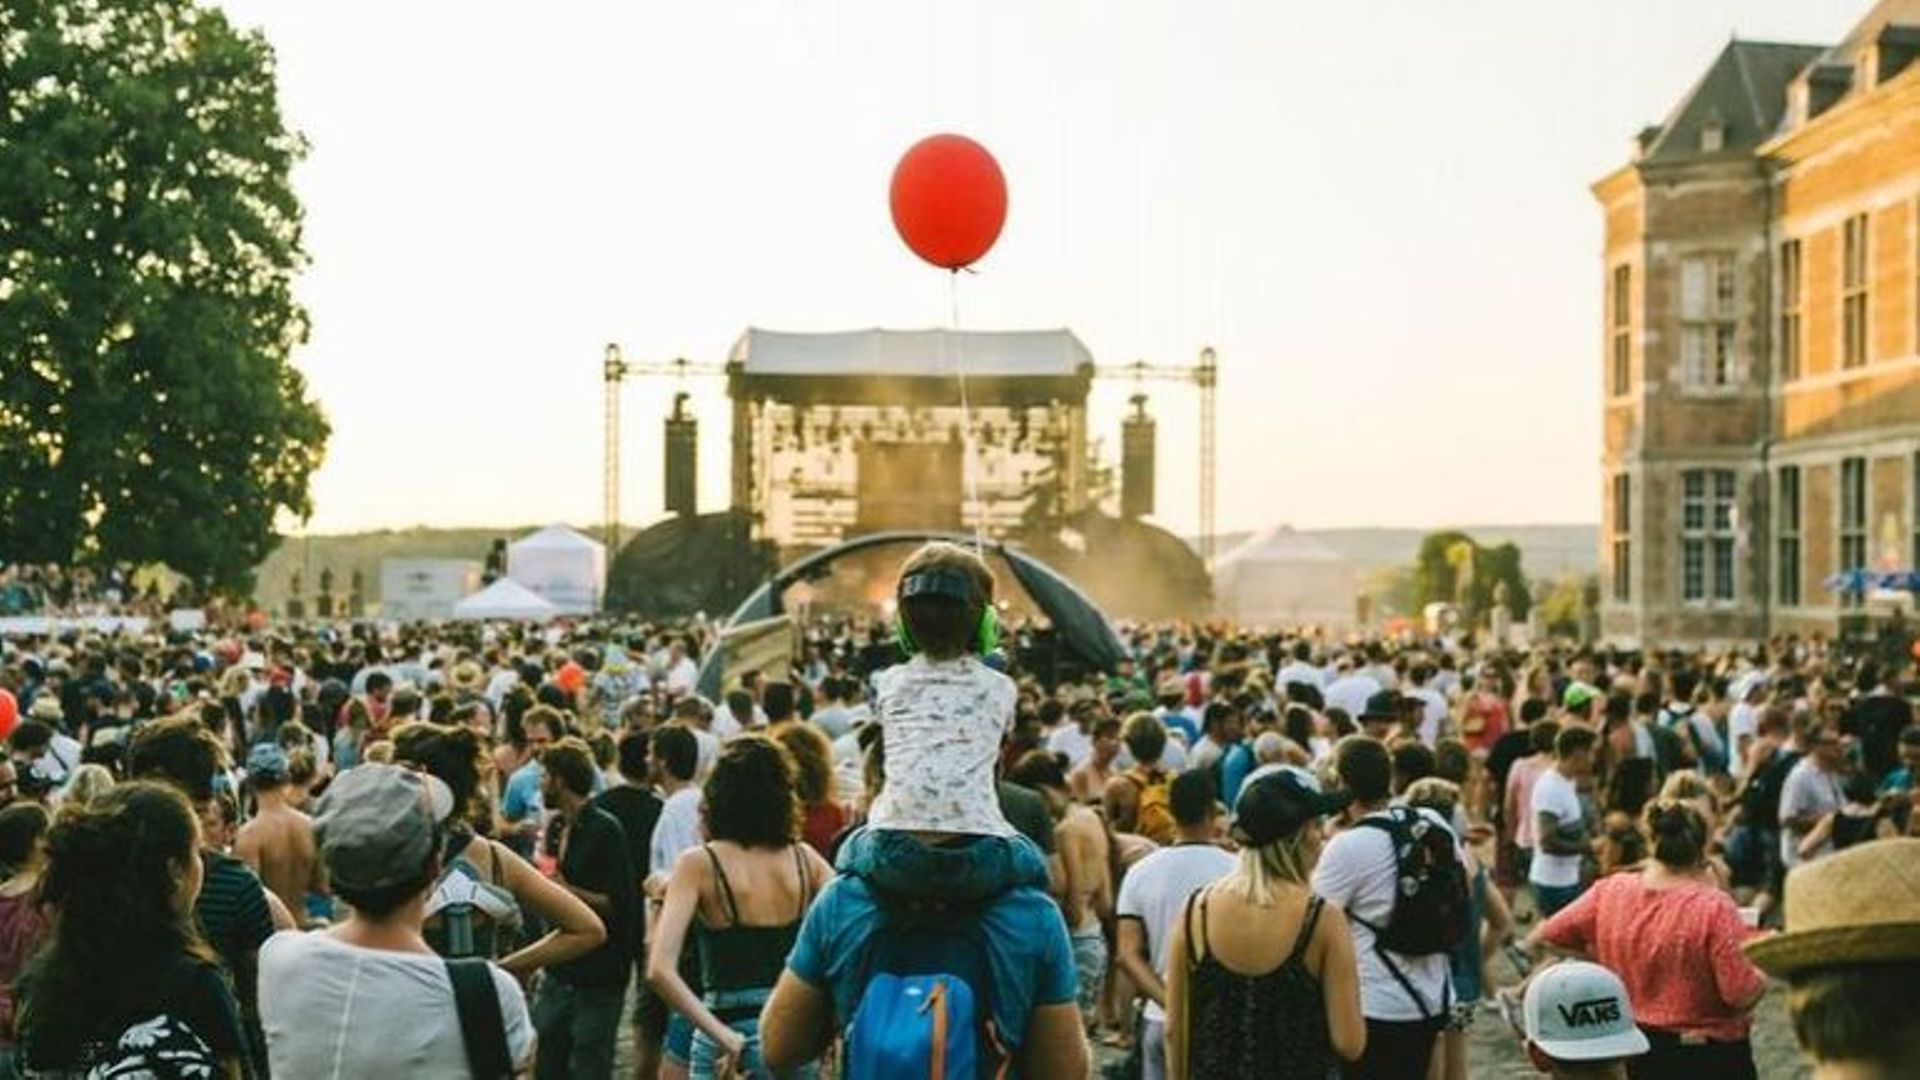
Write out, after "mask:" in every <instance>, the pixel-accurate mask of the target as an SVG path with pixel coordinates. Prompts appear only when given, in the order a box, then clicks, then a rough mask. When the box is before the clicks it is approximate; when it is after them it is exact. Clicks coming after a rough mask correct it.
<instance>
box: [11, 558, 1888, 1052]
mask: <svg viewBox="0 0 1920 1080" xmlns="http://www.w3.org/2000/svg"><path fill="white" fill-rule="evenodd" d="M993 596H994V581H993V578H992V575H991V574H990V573H989V572H988V570H987V568H986V567H985V565H984V564H982V563H981V562H980V561H979V560H978V559H977V558H975V557H974V556H973V555H972V554H971V553H970V552H968V551H967V550H965V549H963V548H956V547H953V546H950V545H932V546H929V547H928V548H926V549H923V550H922V551H920V552H918V553H916V554H915V555H914V556H913V558H912V559H910V560H909V561H908V563H907V564H906V565H905V567H904V568H903V570H902V573H901V575H900V580H899V584H898V588H897V592H896V602H897V605H898V615H897V617H896V618H895V620H894V621H893V623H892V624H882V625H878V626H876V625H873V624H868V623H859V622H851V621H836V622H826V621H821V622H817V623H812V624H809V625H808V626H807V627H805V628H804V644H803V647H802V648H801V649H800V651H799V653H798V655H796V656H795V657H794V659H793V662H792V663H791V665H782V668H781V669H780V670H767V671H762V672H759V673H757V674H756V675H754V676H750V677H747V678H745V679H743V680H741V681H740V683H739V685H737V686H728V687H726V688H725V692H724V693H723V694H722V695H720V696H719V697H718V699H717V700H709V699H708V698H706V697H703V696H702V695H701V694H700V693H699V690H698V688H699V684H700V680H699V672H698V666H697V663H696V657H698V656H700V655H701V654H702V652H703V650H704V649H705V648H706V646H707V645H708V644H709V640H708V634H709V631H708V630H707V629H706V628H703V627H686V626H665V625H649V624H640V623H621V622H612V621H584V622H581V623H579V624H574V625H566V626H552V625H546V626H542V625H534V624H501V625H491V626H472V625H424V624H422V625H405V626H380V625H376V624H362V625H324V624H312V625H295V626H289V627H285V628H261V629H258V630H254V631H249V632H244V633H240V634H237V635H231V636H223V635H221V634H218V633H215V632H211V631H163V630H156V631H154V632H153V633H151V634H150V635H146V636H134V635H129V634H126V633H118V634H113V635H101V634H92V633H86V632H74V633H66V634H60V635H54V636H42V637H22V638H11V639H6V640H4V641H0V731H3V732H4V737H5V739H6V742H7V746H8V749H9V753H8V754H7V755H6V756H5V757H0V1077H6V1076H12V1075H24V1076H47V1077H65V1076H88V1075H98V1076H123V1075H124V1076H131V1075H156V1076H171V1075H182V1076H184V1075H207V1076H216V1075H217V1076H229V1077H265V1076H269V1075H276V1074H277V1075H279V1076H282V1077H309V1076H348V1075H371V1076H379V1075H402V1074H404V1073H407V1072H413V1071H417V1072H418V1075H421V1076H480V1077H494V1076H506V1075H516V1074H519V1073H522V1072H525V1073H530V1074H531V1075H534V1076H536V1077H541V1078H549V1077H552V1078H558V1077H582V1078H594V1077H607V1076H611V1075H613V1074H614V1071H615V1069H616V1067H617V1066H616V1058H617V1056H618V1055H617V1054H616V1044H617V1043H618V1042H620V1041H621V1040H622V1034H623V1029H624V1030H625V1033H626V1035H627V1037H628V1038H629V1039H630V1041H631V1047H632V1050H631V1054H630V1056H631V1058H632V1074H633V1075H636V1076H640V1077H647V1078H652V1077H656V1076H658V1077H676V1078H677V1077H700V1078H705V1077H725V1076H780V1077H811V1076H815V1075H834V1074H835V1072H836V1071H837V1072H838V1074H839V1075H844V1076H849V1077H894V1076H908V1075H922V1074H926V1073H927V1071H928V1068H929V1066H930V1063H931V1064H932V1066H933V1067H935V1068H937V1070H938V1071H937V1072H935V1073H934V1075H942V1074H943V1075H952V1076H967V1075H987V1074H988V1072H989V1071H991V1069H992V1068H993V1067H994V1066H997V1065H1001V1064H1005V1065H1008V1066H1010V1067H1011V1068H1012V1069H1013V1070H1014V1072H1015V1073H1016V1074H1017V1075H1023V1076H1035V1077H1056V1076H1084V1075H1088V1074H1089V1073H1090V1072H1091V1071H1092V1070H1093V1069H1094V1065H1095V1062H1096V1060H1100V1061H1104V1062H1106V1063H1107V1064H1106V1065H1105V1066H1104V1067H1105V1068H1106V1069H1107V1070H1108V1071H1109V1072H1110V1073H1114V1074H1119V1075H1129V1076H1143V1077H1161V1076H1174V1077H1187V1076H1194V1077H1208V1076H1236V1077H1238V1076H1245V1077H1265V1076H1274V1077H1312V1078H1324V1077H1329V1076H1335V1075H1340V1076H1346V1077H1368V1078H1374V1077H1378V1078H1398V1077H1407V1078H1420V1080H1427V1078H1435V1080H1453V1078H1462V1077H1467V1076H1470V1075H1474V1074H1475V1073H1474V1068H1475V1064H1476V1063H1475V1062H1473V1061H1472V1060H1471V1059H1470V1054H1469V1044H1468V1036H1467V1033H1468V1032H1469V1030H1470V1029H1471V1028H1472V1027H1473V1026H1475V1025H1483V1024H1501V1023H1507V1024H1511V1026H1512V1027H1513V1029H1514V1038H1515V1039H1516V1040H1517V1041H1518V1042H1519V1043H1520V1044H1521V1045H1523V1046H1524V1047H1525V1052H1526V1054H1527V1055H1528V1056H1529V1057H1530V1059H1531V1060H1532V1061H1533V1062H1534V1064H1535V1065H1536V1066H1537V1067H1539V1068H1540V1069H1541V1070H1542V1071H1544V1072H1551V1073H1555V1074H1557V1075H1566V1076H1589V1075H1591V1076H1617V1075H1631V1076H1634V1077H1667V1076H1681V1075H1685V1074H1695V1075H1699V1076H1714V1077H1722V1076H1725V1077H1739V1076H1754V1075H1757V1070H1756V1065H1755V1061H1754V1056H1753V1049H1752V1043H1751V1040H1750V1030H1751V1024H1752V1018H1753V1015H1754V1009H1755V1006H1756V1004H1757V1003H1758V1002H1759V1001H1760V999H1761V998H1762V996H1763V995H1764V994H1765V993H1766V991H1767V987H1768V979H1767V977H1766V975H1767V973H1771V974H1774V975H1777V976H1780V977H1781V978H1784V979H1786V980H1787V981H1788V983H1789V986H1790V989H1789V994H1790V1002H1791V1005H1792V1008H1793V1013H1794V1019H1795V1025H1796V1034H1797V1035H1798V1036H1799V1038H1800V1041H1801V1043H1802V1045H1803V1046H1804V1047H1805V1048H1806V1050H1807V1051H1808V1053H1809V1054H1810V1055H1812V1056H1813V1057H1814V1059H1815V1060H1816V1061H1819V1062H1832V1063H1843V1064H1845V1065H1846V1067H1848V1068H1853V1069H1855V1070H1856V1071H1853V1072H1848V1073H1846V1074H1845V1075H1849V1076H1888V1077H1892V1076H1910V1075H1920V1020H1916V1019H1915V1018H1914V1015H1915V1014H1913V1013H1912V1012H1911V1010H1910V1009H1908V1008H1905V1007H1903V1006H1902V1004H1901V1002H1902V999H1901V997H1900V995H1899V993H1898V991H1897V989H1896V988H1897V987H1900V986H1908V985H1914V982H1913V980H1914V979H1915V977H1916V976H1920V911H1917V910H1916V908H1920V884H1916V880H1917V879H1916V874H1915V872H1914V869H1913V868H1914V867H1916V866H1920V854H1916V851H1920V839H1913V837H1920V822H1916V820H1915V815H1914V813H1913V808H1914V807H1915V805H1917V804H1920V792H1917V791H1916V788H1915V786H1914V773H1915V770H1916V769H1920V726H1916V724H1915V714H1914V710H1913V705H1912V703H1911V700H1910V698H1909V692H1910V690H1912V689H1913V687H1911V686H1910V684H1909V682H1908V678H1909V675H1910V670H1909V668H1908V666H1907V665H1906V664H1905V663H1903V662H1902V661H1901V660H1900V659H1899V658H1894V657H1886V656H1879V657H1853V656H1848V655H1845V654H1843V653H1842V652H1840V651H1838V650H1835V649H1832V648H1830V647H1829V646H1828V645H1827V644H1826V643H1823V642H1819V641H1806V640H1780V641H1774V642H1769V643H1767V644H1765V645H1764V646H1762V647H1756V648H1749V649H1745V650H1727V651H1724V652H1717V653H1714V652H1700V651H1695V652H1660V653H1641V652H1624V651H1613V650H1606V649H1598V648H1580V647H1574V646H1560V645H1547V646H1542V647H1538V648H1534V649H1530V650H1514V649H1508V648H1503V647H1498V646H1491V645H1486V644H1483V643H1479V642H1476V641H1474V640H1473V639H1472V638H1471V637H1470V636H1467V637H1450V638H1447V639H1424V638H1405V639H1396V640H1385V639H1379V638H1354V639H1348V638H1338V637H1332V636H1327V635H1322V634H1317V633H1312V632H1301V631H1293V632H1280V631H1273V632H1268V631H1256V630H1252V629H1242V628H1235V627H1231V626H1225V625H1157V626H1139V627H1128V628H1124V630H1123V637H1124V640H1125V642H1126V644H1127V646H1128V656H1127V658H1126V659H1125V660H1124V661H1123V662H1122V663H1121V664H1120V665H1119V666H1118V668H1117V670H1114V671H1108V672H1089V673H1084V674H1079V675H1075V674H1071V673H1064V674H1063V673H1062V672H1059V671H1053V672H1050V674H1052V675H1053V676H1054V677H1052V678H1050V679H1047V680H1044V681H1043V680H1042V679H1040V678H1037V677H1035V676H1034V675H1033V674H1031V673H1028V672H1024V671H1022V670H1021V669H1020V667H1019V665H1018V662H1017V655H1016V656H1015V657H1013V658H1011V659H1010V658H1009V656H1008V654H1007V652H1005V651H1004V650H1003V649H1002V648H1001V647H1000V636H1001V635H1000V627H999V626H998V625H997V621H996V616H995V607H994V604H993V602H992V601H993ZM1095 1047H1101V1048H1102V1051H1101V1052H1099V1053H1097V1054H1096V1052H1095V1050H1094V1048H1095ZM196 1069H197V1070H199V1071H197V1072H196V1071H194V1070H196ZM141 1070H145V1071H144V1072H143V1071H141ZM976 1070H978V1071H976ZM1872 1070H1878V1071H1877V1072H1876V1071H1872ZM1835 1075H1840V1074H1839V1073H1835Z"/></svg>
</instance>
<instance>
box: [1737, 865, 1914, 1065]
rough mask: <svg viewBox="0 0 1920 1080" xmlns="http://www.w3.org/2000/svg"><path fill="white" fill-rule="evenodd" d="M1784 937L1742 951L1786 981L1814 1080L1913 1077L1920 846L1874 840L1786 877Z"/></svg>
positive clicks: (1767, 938) (1763, 939) (1755, 943)
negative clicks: (1812, 1068) (1812, 1067)
mask: <svg viewBox="0 0 1920 1080" xmlns="http://www.w3.org/2000/svg"><path fill="white" fill-rule="evenodd" d="M1786 908H1787V922H1786V929H1785V931H1784V932H1783V933H1778V934H1770V935H1767V936H1764V937H1759V938H1754V939H1752V940H1749V941H1748V942H1747V943H1746V946H1745V948H1746V952H1747V956H1748V957H1749V958H1751V959H1752V960H1753V962H1754V963H1755V964H1757V965H1759V966H1760V968H1761V969H1762V970H1763V971H1765V972H1767V973H1768V974H1769V975H1773V976H1776V977H1779V978H1784V979H1786V980H1787V984H1788V988H1789V990H1788V997H1787V1007H1788V1009H1789V1011H1790V1012H1791V1013H1792V1015H1793V1030H1794V1034H1795V1036H1797V1037H1798V1038H1799V1040H1800V1048H1801V1049H1802V1050H1803V1051H1805V1052H1806V1053H1807V1055H1808V1056H1809V1057H1811V1058H1812V1059H1813V1063H1814V1072H1813V1075H1814V1077H1815V1078H1816V1080H1893V1078H1895V1077H1913V1076H1920V1010H1915V1008H1914V1007H1913V989H1914V987H1915V986H1920V839H1911V838H1900V839H1892V840H1874V841H1870V842H1868V843H1864V844H1857V845H1855V846H1853V847H1850V848H1848V849H1846V850H1844V851H1841V852H1839V853H1838V854H1835V855H1831V856H1828V857H1827V858H1824V859H1820V860H1818V861H1815V862H1811V863H1808V864H1806V865H1805V866H1801V867H1798V868H1796V869H1795V870H1794V871H1793V872H1792V873H1790V874H1788V875H1787V887H1786Z"/></svg>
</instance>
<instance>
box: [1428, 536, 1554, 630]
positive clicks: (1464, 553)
mask: <svg viewBox="0 0 1920 1080" xmlns="http://www.w3.org/2000/svg"><path fill="white" fill-rule="evenodd" d="M1502 585H1505V586H1506V601H1507V607H1508V608H1509V609H1510V610H1511V611H1512V613H1513V617H1514V618H1515V619H1516V620H1518V619H1525V618H1526V617H1527V612H1528V611H1529V610H1530V609H1531V608H1532V607H1533V597H1532V594H1531V593H1530V592H1529V591H1528V589H1527V576H1526V573H1525V572H1524V571H1523V570H1522V569H1521V566H1520V549H1519V548H1518V547H1516V546H1514V545H1513V544H1500V545H1497V546H1495V547H1484V546H1482V545H1481V544H1480V543H1479V542H1478V541H1476V540H1474V539H1473V537H1471V536H1468V535H1467V534H1466V533H1463V532H1459V531H1458V530H1452V529H1449V530H1445V531H1442V532H1434V533H1428V534H1427V535H1426V536H1424V537H1422V538H1421V540H1420V550H1419V552H1418V553H1417V554H1416V555H1415V556H1414V564H1413V596H1414V600H1415V602H1416V604H1417V606H1418V607H1421V608H1424V607H1425V606H1426V605H1428V604H1431V603H1434V602H1436V601H1437V602H1440V603H1446V604H1458V605H1459V607H1460V614H1461V617H1462V618H1463V619H1464V620H1465V621H1466V623H1467V624H1468V625H1479V624H1480V623H1482V622H1484V621H1485V620H1486V618H1487V616H1488V615H1489V614H1490V613H1491V612H1492V611H1493V606H1494V604H1495V602H1496V598H1497V596H1498V595H1499V593H1500V586H1502Z"/></svg>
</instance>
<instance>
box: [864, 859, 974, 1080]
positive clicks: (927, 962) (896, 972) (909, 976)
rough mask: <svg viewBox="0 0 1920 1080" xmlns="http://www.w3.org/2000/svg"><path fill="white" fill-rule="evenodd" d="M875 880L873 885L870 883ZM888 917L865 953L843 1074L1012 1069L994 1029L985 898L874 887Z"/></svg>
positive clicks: (958, 1075)
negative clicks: (899, 893)
mask: <svg viewBox="0 0 1920 1080" xmlns="http://www.w3.org/2000/svg"><path fill="white" fill-rule="evenodd" d="M869 888H871V886H869ZM873 896H874V900H875V901H876V902H877V903H878V904H879V906H880V911H881V922H880V925H879V927H877V928H876V929H875V930H874V932H873V935H872V936H871V937H869V938H868V939H867V944H866V948H865V950H864V953H863V955H862V957H861V961H860V982H861V986H862V987H863V989H862V990H861V993H860V1004H859V1005H858V1006H857V1007H856V1008H855V1009H854V1012H853V1019H852V1021H851V1022H849V1023H848V1025H847V1032H846V1036H847V1052H846V1072H845V1080H920V1078H922V1077H924V1078H926V1080H986V1078H989V1077H999V1076H1004V1075H1006V1072H1007V1062H1008V1057H1007V1054H1006V1051H1005V1050H1004V1049H1003V1048H1002V1046H1001V1043H1000V1041H999V1039H998V1038H997V1037H996V1036H995V1033H994V1030H993V1005H992V997H991V990H992V981H991V973H990V972H989V970H988V959H987V957H988V952H987V944H986V939H985V937H984V936H983V935H982V933H981V930H980V914H981V910H982V907H981V906H980V905H973V904H958V903H953V902H948V901H934V900H909V899H904V898H898V897H888V896H884V895H882V894H881V893H880V892H879V891H878V890H877V889H876V890H873Z"/></svg>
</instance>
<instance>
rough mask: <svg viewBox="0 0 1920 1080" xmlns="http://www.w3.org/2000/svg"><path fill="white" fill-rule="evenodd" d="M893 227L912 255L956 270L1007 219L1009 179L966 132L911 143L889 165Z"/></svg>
mask: <svg viewBox="0 0 1920 1080" xmlns="http://www.w3.org/2000/svg"><path fill="white" fill-rule="evenodd" d="M888 194H889V201H890V202H891V204H892V206H893V226H894V228H896V229H898V230H900V239H902V240H905V241H906V242H907V246H908V247H910V248H912V249H913V253H914V254H915V255H918V256H920V257H921V258H923V259H925V260H927V261H928V262H930V263H932V264H933V265H935V266H938V267H942V268H943V269H947V270H958V269H960V268H961V267H964V266H971V265H973V264H974V263H975V262H977V261H979V259H980V257H981V256H982V255H985V254H986V253H987V250H988V249H989V248H991V247H993V242H994V241H995V240H998V239H999V238H1000V227H1001V226H1002V225H1005V224H1006V223H1007V178H1006V177H1005V176H1003V175H1002V174H1001V172H1000V163H999V162H997V161H995V160H993V155H992V154H989V153H987V148H986V147H984V146H981V145H980V144H979V143H977V142H974V141H973V140H972V139H969V138H967V137H966V136H964V135H933V136H930V137H928V138H925V139H921V140H920V141H919V142H917V143H914V144H913V146H912V147H911V148H910V149H908V151H907V152H906V154H905V155H903V156H902V157H901V158H900V164H898V165H896V166H894V169H893V186H892V188H891V189H890V191H889V193H888Z"/></svg>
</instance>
